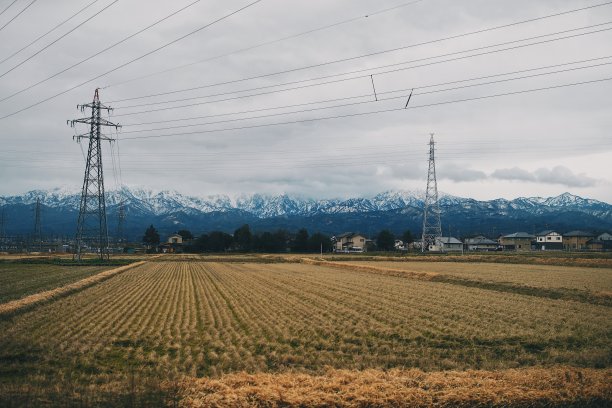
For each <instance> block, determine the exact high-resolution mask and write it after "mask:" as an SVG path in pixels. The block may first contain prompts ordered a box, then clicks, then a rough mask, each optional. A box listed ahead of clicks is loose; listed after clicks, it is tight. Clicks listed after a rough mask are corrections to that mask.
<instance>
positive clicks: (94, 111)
mask: <svg viewBox="0 0 612 408" xmlns="http://www.w3.org/2000/svg"><path fill="white" fill-rule="evenodd" d="M77 109H80V110H81V112H85V110H86V109H91V116H90V117H85V118H81V119H74V120H69V121H68V124H69V125H70V126H71V127H74V126H75V124H76V123H83V124H87V125H89V126H90V130H89V133H88V134H82V135H78V136H74V138H76V141H77V142H79V143H80V142H81V139H89V149H88V150H87V159H86V167H85V176H84V177H83V189H82V191H81V203H80V206H79V218H78V221H77V231H76V248H75V252H74V258H75V259H77V260H80V259H81V254H82V252H83V250H84V249H85V247H86V246H89V247H90V248H94V249H95V250H97V251H98V252H99V255H100V259H101V260H104V259H109V257H110V255H109V245H108V227H107V223H106V202H105V199H104V173H103V169H102V144H101V141H102V140H107V141H109V142H111V143H112V142H113V141H114V139H111V138H109V137H107V136H105V135H103V134H102V131H101V129H102V126H109V127H114V128H115V129H117V128H119V127H120V126H119V125H117V124H114V123H112V122H109V121H108V120H106V119H102V117H101V116H102V115H101V112H102V111H103V110H106V111H112V108H110V107H108V106H105V105H103V104H102V103H101V102H100V96H99V93H98V89H96V91H95V93H94V99H93V102H91V103H88V104H84V105H77Z"/></svg>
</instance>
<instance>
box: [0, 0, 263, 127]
mask: <svg viewBox="0 0 612 408" xmlns="http://www.w3.org/2000/svg"><path fill="white" fill-rule="evenodd" d="M116 1H117V0H116ZM261 1H262V0H255V1H252V2H251V3H249V4H247V5H245V6H242V7H240V8H239V9H237V10H234V11H232V12H231V13H228V14H225V15H224V16H222V17H219V18H217V19H215V20H213V21H211V22H210V23H207V24H205V25H203V26H201V27H199V28H197V29H195V30H193V31H190V32H189V33H187V34H185V35H183V36H181V37H179V38H176V39H174V40H172V41H170V42H167V43H165V44H164V45H161V46H159V47H157V48H155V49H153V50H151V51H148V52H146V53H145V54H142V55H140V56H138V57H136V58H132V59H131V60H129V61H127V62H125V63H123V64H121V65H119V66H116V67H115V68H112V69H110V70H108V71H106V72H104V73H102V74H99V75H97V76H95V77H94V78H91V79H88V80H86V81H83V82H81V83H79V84H77V85H74V86H72V87H70V88H68V89H65V90H63V91H61V92H59V93H56V94H54V95H51V96H49V97H47V98H45V99H43V100H40V101H38V102H36V103H33V104H31V105H28V106H26V107H24V108H21V109H19V110H17V111H14V112H12V113H9V114H7V115H4V116H2V117H0V119H6V118H9V117H11V116H14V115H17V114H19V113H21V112H25V111H27V110H29V109H32V108H33V107H35V106H38V105H41V104H43V103H45V102H48V101H51V100H53V99H55V98H57V97H58V96H61V95H64V94H66V93H68V92H70V91H72V90H75V89H77V88H80V87H81V86H83V85H86V84H89V83H91V82H93V81H95V80H97V79H99V78H102V77H104V76H106V75H108V74H110V73H112V72H115V71H118V70H119V69H121V68H124V67H126V66H128V65H130V64H133V63H134V62H136V61H139V60H141V59H143V58H145V57H148V56H149V55H151V54H154V53H156V52H158V51H161V50H163V49H164V48H167V47H169V46H171V45H173V44H175V43H177V42H179V41H181V40H184V39H185V38H187V37H189V36H192V35H194V34H196V33H198V32H200V31H202V30H204V29H206V28H208V27H210V26H212V25H214V24H216V23H218V22H221V21H223V20H225V19H227V18H229V17H231V16H233V15H234V14H237V13H239V12H241V11H243V10H245V9H247V8H249V7H251V6H253V5H255V4H257V3H259V2H261Z"/></svg>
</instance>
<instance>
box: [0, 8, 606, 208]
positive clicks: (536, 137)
mask: <svg viewBox="0 0 612 408" xmlns="http://www.w3.org/2000/svg"><path fill="white" fill-rule="evenodd" d="M181 9H182V11H181ZM579 9H582V10H579ZM0 13H2V14H0V61H1V62H0V118H1V119H0V146H1V148H0V194H1V195H8V194H19V193H23V192H26V191H29V190H33V189H39V188H42V189H48V188H54V187H59V186H62V187H67V188H73V189H75V190H78V189H79V188H80V185H81V183H82V178H83V170H84V158H83V151H84V152H85V153H86V151H87V145H86V142H87V141H86V140H85V141H83V142H82V144H81V145H79V144H78V143H76V142H75V141H74V140H73V137H72V136H73V135H75V134H80V133H86V132H88V129H87V128H86V127H82V126H77V127H76V128H75V129H72V128H70V127H69V126H67V125H66V120H68V119H76V118H79V117H83V116H87V112H85V113H82V112H80V111H78V110H77V109H76V105H77V104H79V103H88V102H90V101H91V100H92V98H93V93H94V89H95V88H101V89H100V96H101V100H102V102H103V103H105V104H106V105H109V106H112V107H113V108H115V109H114V111H113V112H112V114H111V116H110V117H108V116H105V118H106V119H108V120H110V121H112V122H115V123H119V124H121V125H122V126H123V127H122V128H121V129H120V130H119V132H118V133H115V131H113V130H111V129H105V130H106V132H107V135H109V136H111V137H113V138H116V139H118V142H116V143H115V145H114V146H113V147H112V149H111V146H110V143H108V142H105V144H104V166H105V179H106V188H107V190H110V189H113V188H116V186H117V185H118V184H120V183H123V184H125V185H128V186H145V187H148V188H151V189H155V190H161V189H173V190H177V191H179V192H182V193H185V194H189V195H197V196H206V195H210V194H228V195H237V194H240V193H254V192H259V193H269V194H278V193H283V192H284V193H289V194H294V195H299V196H304V197H312V198H332V197H333V198H340V197H348V196H369V195H373V194H375V193H378V192H382V191H386V190H390V189H401V190H423V189H424V187H425V182H426V175H427V158H428V142H429V137H430V136H429V135H430V133H434V134H435V140H436V148H437V150H436V154H437V157H436V159H437V160H436V164H437V175H438V188H439V190H440V191H442V192H445V193H449V194H453V195H458V196H463V197H473V198H477V199H492V198H497V197H505V198H515V197H519V196H552V195H557V194H560V193H563V192H566V191H569V192H571V193H574V194H578V195H581V196H585V197H590V198H595V199H599V200H603V201H607V202H612V171H610V164H611V162H612V135H611V133H610V129H611V128H612V114H611V112H612V98H610V95H611V94H612V80H610V79H611V78H612V46H610V44H612V4H609V3H607V2H606V1H605V0H599V1H590V0H540V1H533V0H421V1H402V0H377V1H373V0H369V1H368V0H333V1H330V0H308V1H306V0H260V1H258V2H254V0H224V1H218V0H217V1H215V0H201V1H195V0H180V1H172V2H169V1H161V0H153V1H151V0H149V1H144V0H97V1H94V0H82V1H76V0H53V1H50V0H38V1H32V0H17V1H16V2H13V0H0ZM232 13H233V14H232ZM230 14H231V15H230ZM47 33H48V34H47ZM370 75H371V76H370ZM374 89H375V91H376V95H374ZM411 90H413V91H412V92H413V95H412V97H411V99H410V102H409V104H408V108H407V109H403V108H404V106H405V104H406V101H407V97H408V95H409V94H410V92H411ZM82 150H83V151H82ZM113 158H114V160H112V159H113ZM119 163H120V165H119ZM119 169H120V170H119Z"/></svg>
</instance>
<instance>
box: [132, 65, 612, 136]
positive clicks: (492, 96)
mask: <svg viewBox="0 0 612 408" xmlns="http://www.w3.org/2000/svg"><path fill="white" fill-rule="evenodd" d="M610 80H612V77H608V78H600V79H594V80H589V81H581V82H574V83H569V84H562V85H551V86H547V87H542V88H532V89H525V90H521V91H513V92H504V93H499V94H492V95H485V96H477V97H472V98H463V99H456V100H451V101H442V102H433V103H428V104H422V105H412V106H409V107H408V108H404V107H403V106H402V107H399V108H391V109H381V110H376V111H370V112H359V113H349V114H343V115H335V116H327V117H320V118H310V119H299V120H292V121H287V122H276V123H266V124H260V125H249V126H239V127H234V128H222V129H209V130H199V131H193V132H181V133H170V134H162V135H148V136H132V137H124V138H123V140H124V141H125V140H136V139H155V138H165V137H175V136H188V135H200V134H206V133H219V132H227V131H235V130H245V129H254V128H263V127H270V126H281V125H293V124H297V123H308V122H317V121H324V120H332V119H343V118H350V117H359V116H366V115H376V114H381V113H390V112H399V111H405V110H411V109H421V108H428V107H433V106H442V105H450V104H455V103H462V102H470V101H477V100H483V99H492V98H498V97H503V96H511V95H520V94H526V93H533V92H541V91H548V90H552V89H559V88H566V87H570V86H579V85H587V84H593V83H600V82H604V81H610ZM403 97H406V96H403Z"/></svg>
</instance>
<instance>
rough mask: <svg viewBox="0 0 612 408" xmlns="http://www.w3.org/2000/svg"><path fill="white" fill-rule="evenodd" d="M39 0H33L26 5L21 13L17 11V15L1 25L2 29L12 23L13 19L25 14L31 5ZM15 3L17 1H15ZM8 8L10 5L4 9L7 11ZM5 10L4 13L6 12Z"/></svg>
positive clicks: (0, 28) (0, 29)
mask: <svg viewBox="0 0 612 408" xmlns="http://www.w3.org/2000/svg"><path fill="white" fill-rule="evenodd" d="M37 1H38V0H32V1H31V2H30V3H29V4H28V5H27V6H25V7H24V8H23V9H22V10H21V11H20V12H19V13H17V15H15V16H14V17H13V18H11V19H10V20H9V21H7V22H6V24H4V25H3V26H2V27H0V31H2V30H4V29H5V28H6V26H8V25H9V24H11V23H12V22H13V21H15V20H16V19H17V17H19V16H20V15H21V14H23V13H24V12H25V11H26V10H27V9H29V8H30V6H31V5H32V4H34V3H36V2H37ZM13 3H15V2H13ZM13 3H11V4H9V7H11V6H12V5H13ZM7 9H8V7H7V8H6V9H4V11H6V10H7ZM4 11H3V12H2V13H4Z"/></svg>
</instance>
